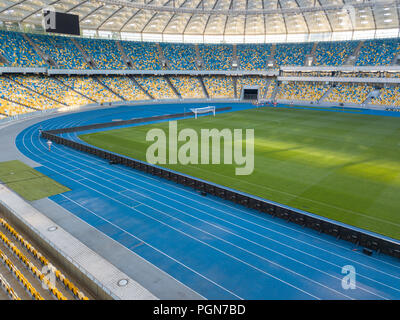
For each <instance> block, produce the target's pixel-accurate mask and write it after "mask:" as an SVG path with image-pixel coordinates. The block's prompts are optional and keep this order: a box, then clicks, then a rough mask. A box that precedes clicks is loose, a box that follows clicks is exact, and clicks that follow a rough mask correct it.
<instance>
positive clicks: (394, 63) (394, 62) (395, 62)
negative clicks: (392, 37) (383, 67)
mask: <svg viewBox="0 0 400 320" xmlns="http://www.w3.org/2000/svg"><path fill="white" fill-rule="evenodd" d="M390 65H391V66H398V65H400V54H399V53H397V54H396V55H395V56H394V57H393V59H392V61H391V62H390Z"/></svg>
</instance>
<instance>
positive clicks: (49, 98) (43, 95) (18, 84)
mask: <svg viewBox="0 0 400 320" xmlns="http://www.w3.org/2000/svg"><path fill="white" fill-rule="evenodd" d="M5 77H7V78H8V80H10V81H12V82H13V83H15V84H16V85H17V86H20V87H23V88H25V89H27V90H29V91H32V92H35V93H36V94H38V95H39V96H42V97H45V98H46V99H48V100H51V101H54V102H56V103H59V104H61V105H63V106H66V107H68V105H67V104H65V103H63V102H61V101H58V100H55V99H53V98H51V97H49V96H47V95H45V94H43V93H40V92H38V91H36V90H35V89H33V88H30V87H27V86H25V85H23V84H22V83H19V82H18V81H15V80H13V79H12V78H10V77H8V76H5ZM31 109H32V108H31Z"/></svg>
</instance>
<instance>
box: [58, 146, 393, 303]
mask: <svg viewBox="0 0 400 320" xmlns="http://www.w3.org/2000/svg"><path fill="white" fill-rule="evenodd" d="M60 151H61V150H60ZM62 152H63V151H62ZM64 153H65V152H64ZM76 158H78V157H76ZM79 158H80V159H82V158H83V157H79ZM85 161H86V159H85ZM87 162H90V161H87ZM121 180H123V179H121ZM245 239H246V238H245ZM246 240H248V239H246ZM300 263H301V262H300ZM311 268H313V267H311ZM314 269H315V268H314ZM316 270H318V269H316ZM365 278H366V279H369V278H367V277H365ZM369 280H372V281H374V280H373V279H369ZM375 282H377V283H380V282H378V281H375ZM380 284H382V283H380ZM382 285H384V286H387V285H385V284H382ZM387 287H389V288H392V287H390V286H387ZM392 289H394V290H397V289H396V288H392ZM367 291H368V290H367ZM373 294H374V293H373ZM378 296H379V295H378Z"/></svg>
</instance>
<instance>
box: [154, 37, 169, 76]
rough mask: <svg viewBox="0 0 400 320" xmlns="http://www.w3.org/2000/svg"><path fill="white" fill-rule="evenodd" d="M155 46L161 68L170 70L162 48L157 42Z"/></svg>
mask: <svg viewBox="0 0 400 320" xmlns="http://www.w3.org/2000/svg"><path fill="white" fill-rule="evenodd" d="M156 46H157V51H158V56H159V57H160V59H161V65H162V66H163V68H164V69H167V70H170V69H171V64H170V63H169V61H168V60H167V59H165V56H164V52H163V51H162V48H161V46H160V44H159V43H158V42H157V43H156Z"/></svg>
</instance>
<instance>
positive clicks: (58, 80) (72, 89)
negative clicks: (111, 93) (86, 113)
mask: <svg viewBox="0 0 400 320" xmlns="http://www.w3.org/2000/svg"><path fill="white" fill-rule="evenodd" d="M54 79H55V80H56V81H57V82H59V83H61V84H62V85H63V86H64V87H66V88H68V89H69V90H71V91H73V92H75V93H77V94H79V95H81V96H82V97H84V98H86V99H88V100H89V101H92V102H94V103H97V104H98V102H97V101H96V100H93V99H91V98H89V97H88V96H87V95H85V94H83V93H82V92H80V91H77V90H75V89H74V88H72V87H70V86H69V85H67V84H66V83H64V82H63V81H61V80H60V79H58V78H57V77H55V78H54Z"/></svg>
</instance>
